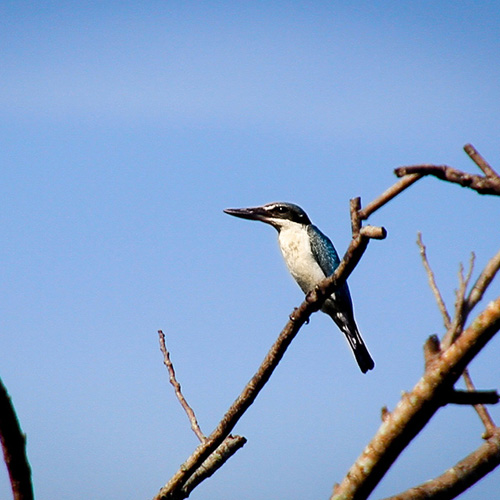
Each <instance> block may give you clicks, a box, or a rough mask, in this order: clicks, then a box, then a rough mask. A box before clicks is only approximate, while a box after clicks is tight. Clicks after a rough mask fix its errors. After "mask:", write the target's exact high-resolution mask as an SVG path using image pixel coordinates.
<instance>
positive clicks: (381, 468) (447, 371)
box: [332, 297, 500, 500]
mask: <svg viewBox="0 0 500 500" xmlns="http://www.w3.org/2000/svg"><path fill="white" fill-rule="evenodd" d="M498 330H500V297H499V298H497V299H496V300H495V301H493V302H491V303H490V304H488V306H487V307H486V309H485V310H484V311H483V312H482V313H481V314H480V315H479V316H478V317H477V318H476V319H475V321H473V322H472V324H471V325H470V326H469V327H468V328H467V329H466V330H465V331H464V332H463V333H462V334H461V335H460V336H459V337H458V338H457V340H456V341H455V342H454V343H453V344H452V345H451V346H450V347H449V348H448V349H447V350H446V351H444V352H442V353H441V355H440V356H439V357H438V358H436V360H435V361H434V362H433V363H430V364H429V366H428V368H427V369H426V371H425V373H424V375H423V377H422V378H421V379H420V380H419V382H418V383H417V385H416V386H415V387H414V388H413V390H412V391H411V393H408V394H405V395H404V396H403V398H402V399H401V401H400V402H399V403H398V405H397V406H396V408H395V409H394V411H393V412H391V413H390V414H389V415H387V416H386V418H385V419H384V421H383V423H382V425H381V426H380V428H379V430H378V431H377V433H376V435H375V437H374V438H373V439H372V441H371V442H370V443H369V444H368V445H367V446H366V448H365V449H364V451H363V453H362V454H361V456H360V457H359V458H358V459H357V460H356V462H355V463H354V465H353V466H352V467H351V469H350V470H349V472H348V473H347V475H346V476H345V477H344V480H343V481H342V483H341V484H340V485H337V487H336V488H335V490H334V494H333V496H332V500H340V499H346V498H349V499H351V500H361V499H366V498H367V497H368V495H369V494H370V493H371V491H373V489H374V488H375V486H376V485H377V484H378V483H379V481H380V480H381V479H382V477H383V476H384V475H385V473H386V472H387V470H388V469H389V468H390V467H391V465H392V464H393V463H394V461H395V460H396V459H397V457H398V456H399V455H400V453H401V452H402V451H403V450H404V449H405V448H406V446H408V444H409V443H410V442H411V441H412V440H413V438H414V437H415V436H416V435H417V434H418V433H419V432H420V431H421V430H422V429H423V428H424V426H425V425H426V424H427V422H428V421H429V420H430V419H431V418H432V416H433V415H434V414H435V413H436V412H437V410H438V409H439V407H440V406H441V405H442V402H443V396H444V395H445V394H446V391H449V390H450V389H451V388H452V387H453V385H454V384H455V382H456V381H457V380H458V378H459V377H460V375H461V373H462V372H463V370H464V369H465V367H466V366H467V365H468V364H469V363H470V361H471V360H472V359H473V358H474V357H475V356H476V355H477V354H478V353H479V352H480V350H481V349H482V348H483V347H484V346H485V345H486V343H487V342H488V341H489V340H491V338H492V337H493V335H494V334H495V333H496V332H497V331H498Z"/></svg>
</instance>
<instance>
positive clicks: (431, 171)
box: [394, 144, 500, 196]
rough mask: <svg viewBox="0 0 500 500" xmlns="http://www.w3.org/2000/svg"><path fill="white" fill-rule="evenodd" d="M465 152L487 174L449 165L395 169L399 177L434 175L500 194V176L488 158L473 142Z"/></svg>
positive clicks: (485, 191) (476, 189) (479, 191)
mask: <svg viewBox="0 0 500 500" xmlns="http://www.w3.org/2000/svg"><path fill="white" fill-rule="evenodd" d="M464 149H465V152H466V153H467V154H468V155H469V156H470V157H471V158H472V160H473V161H474V162H475V163H476V165H478V167H479V168H480V169H481V170H482V171H483V172H484V173H485V176H481V175H473V174H468V173H466V172H462V171H461V170H457V169H456V168H453V167H449V166H447V165H429V164H424V165H413V166H408V167H399V168H397V169H395V170H394V173H395V174H396V175H397V176H398V177H402V178H403V179H404V178H405V177H406V176H414V175H420V176H424V175H433V176H434V177H437V178H438V179H441V180H444V181H448V182H452V183H455V184H460V185H461V186H463V187H468V188H470V189H473V190H474V191H477V192H478V193H479V194H491V195H497V196H500V177H499V176H498V174H497V173H496V172H495V171H494V170H493V168H492V167H491V166H490V165H489V164H488V163H487V162H486V160H485V159H484V158H483V157H482V156H481V155H480V154H479V153H478V152H477V151H476V150H475V149H474V147H473V146H472V145H471V144H466V145H465V146H464Z"/></svg>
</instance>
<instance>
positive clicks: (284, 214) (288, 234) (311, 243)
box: [224, 202, 375, 373]
mask: <svg viewBox="0 0 500 500" xmlns="http://www.w3.org/2000/svg"><path fill="white" fill-rule="evenodd" d="M224 212H225V213H226V214H229V215H233V216H234V217H240V218H242V219H250V220H257V221H261V222H265V223H266V224H269V225H271V226H273V227H274V228H275V229H276V230H277V231H278V243H279V247H280V250H281V254H282V256H283V259H284V260H285V263H286V265H287V267H288V270H289V272H290V274H291V275H292V277H293V278H294V279H295V281H296V282H297V284H298V285H299V287H300V288H301V289H302V291H303V292H304V293H305V294H307V293H309V292H310V291H311V290H312V289H314V287H315V286H316V285H317V284H318V283H319V282H320V281H321V280H323V279H324V278H325V277H327V276H330V275H332V274H333V273H334V272H335V269H337V267H338V266H339V264H340V259H339V256H338V254H337V251H336V250H335V247H334V246H333V243H332V242H331V240H330V239H329V238H328V236H326V235H325V234H323V233H322V232H321V231H320V230H319V229H318V228H317V227H316V226H315V225H314V224H312V223H311V220H310V219H309V217H308V215H307V214H306V212H305V211H304V210H303V209H302V208H300V207H299V206H298V205H295V204H293V203H286V202H273V203H267V204H266V205H262V206H258V207H250V208H226V209H225V210H224ZM321 311H322V312H324V313H325V314H328V316H330V317H331V318H332V319H333V321H334V322H335V323H336V325H337V326H338V327H339V329H340V331H341V332H342V333H343V334H344V335H345V337H346V339H347V342H348V343H349V346H350V347H351V350H352V352H353V354H354V357H355V358H356V361H357V363H358V365H359V368H360V370H361V371H362V372H363V373H366V372H367V371H368V370H371V369H373V368H374V366H375V363H374V361H373V359H372V357H371V355H370V353H369V352H368V349H367V347H366V345H365V343H364V341H363V339H362V337H361V334H360V333H359V330H358V327H357V325H356V321H355V319H354V311H353V305H352V300H351V294H350V292H349V287H348V286H347V283H346V282H344V283H343V284H342V285H341V286H340V287H338V288H337V289H336V290H335V291H334V292H333V293H332V294H331V295H330V296H329V297H328V298H327V299H326V300H325V302H324V304H323V306H322V308H321Z"/></svg>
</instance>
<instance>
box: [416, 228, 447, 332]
mask: <svg viewBox="0 0 500 500" xmlns="http://www.w3.org/2000/svg"><path fill="white" fill-rule="evenodd" d="M417 245H418V248H419V249H420V256H421V257H422V263H423V264H424V268H425V271H426V273H427V279H428V280H429V286H430V287H431V290H432V293H433V294H434V298H435V299H436V302H437V305H438V307H439V310H440V311H441V316H443V322H444V327H445V328H446V329H447V330H448V328H449V327H450V324H451V318H450V315H449V314H448V311H447V309H446V305H445V303H444V300H443V297H442V295H441V292H440V291H439V288H438V286H437V283H436V278H435V277H434V273H433V272H432V269H431V266H430V264H429V260H428V259H427V252H426V248H425V245H424V243H423V241H422V233H420V232H419V233H418V234H417Z"/></svg>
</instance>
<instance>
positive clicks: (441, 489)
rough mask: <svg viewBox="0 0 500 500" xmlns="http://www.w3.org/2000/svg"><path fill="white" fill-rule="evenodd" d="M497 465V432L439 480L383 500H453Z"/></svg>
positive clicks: (499, 444) (499, 459)
mask: <svg viewBox="0 0 500 500" xmlns="http://www.w3.org/2000/svg"><path fill="white" fill-rule="evenodd" d="M498 465H500V428H495V431H494V432H493V434H492V435H491V437H490V438H488V440H487V441H486V442H485V443H484V444H483V445H481V446H480V447H479V448H478V449H477V450H476V451H474V452H473V453H471V454H470V455H468V456H467V457H465V458H464V459H463V460H461V461H460V462H458V463H456V464H455V465H454V466H453V467H451V468H449V469H448V470H447V471H446V472H444V473H443V474H441V475H440V476H439V477H437V478H435V479H433V480H431V481H426V482H425V483H423V484H421V485H420V486H416V487H414V488H410V489H408V490H406V491H405V492H403V493H400V494H399V495H394V496H392V497H388V498H386V499H384V500H443V499H450V498H455V497H457V496H458V495H460V494H461V493H463V492H464V491H465V490H466V489H468V488H470V487H471V486H472V485H473V484H475V483H477V482H478V481H479V480H480V479H482V478H483V477H484V476H486V475H487V474H488V473H489V472H491V471H492V470H493V469H495V467H497V466H498Z"/></svg>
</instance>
